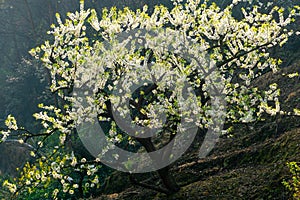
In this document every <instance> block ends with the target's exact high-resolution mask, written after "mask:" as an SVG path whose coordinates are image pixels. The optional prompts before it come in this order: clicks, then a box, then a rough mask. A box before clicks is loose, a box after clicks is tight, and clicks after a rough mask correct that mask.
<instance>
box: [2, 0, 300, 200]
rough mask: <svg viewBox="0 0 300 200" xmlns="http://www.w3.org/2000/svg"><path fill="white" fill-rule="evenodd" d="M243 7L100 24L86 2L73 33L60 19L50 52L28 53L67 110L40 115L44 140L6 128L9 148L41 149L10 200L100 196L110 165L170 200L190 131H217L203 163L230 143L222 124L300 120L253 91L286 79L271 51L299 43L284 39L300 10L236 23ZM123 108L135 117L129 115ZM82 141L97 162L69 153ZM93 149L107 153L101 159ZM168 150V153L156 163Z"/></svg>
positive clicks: (117, 17)
mask: <svg viewBox="0 0 300 200" xmlns="http://www.w3.org/2000/svg"><path fill="white" fill-rule="evenodd" d="M240 3H241V2H240V1H237V0H234V1H233V2H232V3H231V4H230V5H229V6H227V7H226V8H225V9H220V8H219V7H218V6H217V5H216V4H214V3H208V1H204V3H201V1H200V0H188V1H187V2H186V3H185V4H183V3H180V1H174V7H173V8H172V9H171V10H169V9H168V8H166V7H164V6H156V7H155V9H154V11H153V12H152V14H148V11H147V6H145V7H144V8H143V9H142V10H137V11H132V10H130V9H128V8H124V9H123V10H117V9H116V8H112V9H110V10H106V9H104V10H103V12H102V16H101V18H98V16H97V13H96V11H95V10H93V9H87V10H86V9H84V3H83V1H81V3H80V11H79V12H75V13H68V15H67V16H68V19H66V20H65V22H62V20H61V18H60V16H59V14H57V16H56V17H57V22H58V24H57V25H52V26H51V28H52V30H51V31H49V32H48V33H49V34H50V35H51V36H53V41H51V42H50V41H45V43H44V44H43V45H41V46H39V47H36V48H35V49H32V50H31V51H30V53H31V55H32V56H34V57H35V58H37V59H39V60H40V61H42V63H43V64H44V66H45V67H46V68H47V69H48V70H49V72H50V73H51V77H52V84H51V87H50V90H51V91H52V92H53V93H54V94H56V95H57V96H58V98H59V103H58V104H57V105H56V106H54V105H43V104H40V105H39V106H40V108H42V109H43V111H42V112H40V113H36V114H35V117H36V119H37V120H39V121H41V124H42V126H43V127H44V129H43V131H41V132H40V133H31V132H29V131H28V130H26V129H24V128H20V127H18V126H17V123H16V121H15V119H14V118H13V117H11V116H10V117H9V118H8V119H7V120H6V125H7V128H5V129H3V130H1V136H2V138H1V141H2V142H5V141H7V140H8V139H9V138H17V139H18V141H19V142H20V143H28V142H29V139H30V138H34V144H32V145H33V146H34V147H35V148H34V150H33V151H32V156H34V157H36V162H34V163H27V164H26V165H25V166H24V168H23V169H22V171H21V177H20V178H18V179H17V180H16V181H15V182H9V181H6V182H5V183H4V185H5V186H7V188H9V190H10V191H11V192H12V193H14V194H23V193H35V192H36V191H38V190H39V189H41V188H44V186H47V185H52V186H53V185H54V186H53V190H52V191H48V192H47V193H45V196H46V197H51V198H54V199H56V198H62V197H64V195H67V194H68V195H75V194H79V195H81V196H84V195H85V194H86V193H88V191H89V190H90V189H91V188H97V187H100V185H101V181H100V180H99V173H98V172H99V169H100V168H101V166H102V164H101V163H105V164H106V165H109V166H116V169H118V170H121V171H127V172H130V173H137V172H148V171H151V170H152V171H153V170H154V171H156V172H157V173H158V175H159V177H160V178H161V180H162V185H161V186H150V185H147V184H144V183H139V182H138V181H137V180H135V179H134V178H132V181H133V182H134V183H136V184H140V185H142V186H144V187H149V188H152V189H155V190H158V191H160V192H164V193H174V192H176V191H178V190H179V186H178V185H177V184H176V182H175V180H174V179H173V178H172V175H171V174H170V173H169V163H171V162H174V161H175V160H176V159H177V158H178V157H179V156H180V155H182V152H180V153H178V155H177V154H176V152H177V151H176V150H174V149H176V148H179V149H182V148H183V149H184V150H185V149H186V147H181V146H187V145H188V144H190V143H188V142H187V143H185V141H190V137H189V135H190V134H189V133H191V130H190V129H192V130H193V131H192V133H191V134H192V135H193V134H195V133H197V132H198V134H199V133H202V134H203V133H208V132H209V130H211V136H212V137H211V138H209V137H208V140H207V141H208V143H206V144H207V145H204V146H203V147H201V149H200V153H199V156H202V157H203V156H205V155H207V153H208V152H209V150H210V149H211V148H212V146H211V145H210V144H211V143H214V142H215V141H216V139H217V137H218V136H219V135H220V134H222V133H226V131H227V130H226V129H223V128H222V124H223V123H238V122H243V123H248V122H253V121H256V120H261V119H263V118H264V117H265V115H263V113H267V114H269V115H276V114H287V115H299V110H297V109H294V110H291V111H282V110H281V109H280V102H279V98H278V97H279V95H280V91H279V89H278V88H277V85H276V83H274V84H271V85H270V86H269V89H267V90H265V91H262V90H259V89H258V88H257V87H254V86H253V85H252V84H251V82H252V81H253V80H254V79H256V78H258V77H260V76H261V75H262V74H264V73H265V72H267V71H273V72H274V73H276V71H278V69H279V68H278V66H279V65H280V63H281V60H280V59H277V58H273V57H271V55H270V53H269V51H268V50H269V49H271V48H273V47H276V46H282V45H284V44H285V43H286V42H287V40H288V39H289V37H290V36H292V35H293V34H296V33H295V32H294V31H293V30H289V29H288V28H287V27H288V25H289V24H290V23H292V22H294V20H295V19H294V17H295V16H296V15H297V13H298V11H299V7H295V8H293V9H291V10H290V11H289V12H288V13H285V12H284V9H283V8H279V7H276V6H275V7H273V8H270V9H269V10H270V11H269V12H268V13H261V12H260V11H259V10H260V7H259V6H256V5H252V6H250V7H246V8H241V12H242V13H243V17H242V18H241V19H236V18H235V17H233V15H232V12H233V10H235V9H237V5H239V4H240ZM245 5H247V4H245ZM133 33H134V34H133ZM124 36H126V37H124ZM120 38H122V39H120ZM141 83H142V84H141ZM84 88H88V89H89V90H83V89H84ZM125 104H126V105H127V104H128V106H129V107H130V108H129V109H125V108H124V107H123V106H121V105H125ZM226 105H227V106H226ZM128 116H129V118H128ZM128 119H130V122H129V123H128ZM124 121H126V123H125V124H124V123H122V122H124ZM82 123H87V124H88V126H86V125H85V126H81V124H82ZM93 124H96V125H97V126H99V127H101V129H102V132H103V134H104V135H102V138H98V137H97V136H96V137H93V136H94V135H93V134H90V131H91V129H90V126H93ZM182 124H184V125H182ZM216 124H217V126H216ZM141 127H142V128H141ZM191 127H192V128H191ZM147 128H148V129H147ZM78 129H80V130H78ZM93 130H94V129H93ZM153 130H154V131H153ZM153 134H155V135H153ZM74 135H75V136H78V135H81V136H80V138H81V139H82V140H83V141H90V143H89V146H92V148H90V149H89V148H88V147H87V146H86V147H87V148H88V149H89V151H90V153H91V154H92V155H93V156H94V157H95V158H94V159H93V158H91V157H84V156H83V155H78V154H77V153H76V152H75V150H74V148H73V149H72V144H71V148H68V146H70V145H69V141H70V140H71V138H72V137H73V136H74ZM180 135H184V137H181V136H180ZM50 138H53V139H51V142H50ZM103 138H104V139H103ZM176 138H177V139H176ZM86 139H88V140H86ZM192 139H193V138H192ZM99 140H100V141H99ZM102 140H103V141H102ZM83 143H85V142H83ZM101 144H105V145H104V146H101ZM85 145H87V144H85ZM97 145H99V146H100V149H96V150H95V148H94V147H95V146H97ZM163 145H170V148H168V149H167V150H165V151H163V152H160V153H159V154H151V153H153V152H157V151H158V150H159V149H161V148H162V146H163ZM117 148H123V149H126V150H127V151H128V152H129V151H131V152H133V153H141V152H147V153H148V154H150V161H149V162H147V157H141V158H140V157H139V159H140V160H139V159H136V158H131V157H130V159H129V158H127V157H125V158H124V156H123V157H122V155H123V154H119V153H113V152H115V151H114V150H116V149H117ZM49 149H50V150H49ZM111 150H112V151H111ZM174 152H175V153H174ZM143 155H144V154H143ZM107 158H109V159H107ZM151 161H153V163H152V162H151ZM114 163H118V165H114ZM120 163H121V164H120ZM161 163H164V165H161V166H160V167H157V168H155V167H154V168H151V166H156V165H160V164H161ZM136 165H140V166H136ZM144 167H145V168H144ZM147 167H148V168H147ZM146 168H147V169H146ZM140 169H145V170H144V171H143V170H140ZM59 188H61V190H59Z"/></svg>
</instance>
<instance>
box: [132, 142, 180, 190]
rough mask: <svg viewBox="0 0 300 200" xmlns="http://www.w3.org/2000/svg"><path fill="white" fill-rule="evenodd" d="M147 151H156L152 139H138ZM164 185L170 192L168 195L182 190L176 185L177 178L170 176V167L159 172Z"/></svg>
mask: <svg viewBox="0 0 300 200" xmlns="http://www.w3.org/2000/svg"><path fill="white" fill-rule="evenodd" d="M136 139H137V140H138V141H139V142H140V143H141V144H142V145H143V146H144V147H145V149H146V151H147V152H153V151H155V150H156V148H155V146H154V145H153V142H152V141H151V138H136ZM157 173H158V175H159V177H160V178H161V180H162V183H163V184H164V186H165V187H166V189H167V190H168V191H169V192H168V194H173V193H175V192H178V191H179V190H180V187H179V185H178V184H177V183H176V181H175V178H174V177H173V176H172V174H170V168H169V167H168V166H166V167H164V168H161V169H159V170H157Z"/></svg>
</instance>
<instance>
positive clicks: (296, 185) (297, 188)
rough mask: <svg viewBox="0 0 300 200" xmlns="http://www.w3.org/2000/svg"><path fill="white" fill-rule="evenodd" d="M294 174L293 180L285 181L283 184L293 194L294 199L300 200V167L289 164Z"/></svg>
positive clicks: (294, 163)
mask: <svg viewBox="0 0 300 200" xmlns="http://www.w3.org/2000/svg"><path fill="white" fill-rule="evenodd" d="M287 165H288V167H289V168H290V172H291V173H292V178H291V180H289V181H283V184H284V185H285V186H286V187H287V188H288V189H289V190H290V191H292V192H293V197H294V199H297V200H299V199H300V166H299V165H298V164H297V163H296V162H289V163H287Z"/></svg>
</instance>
